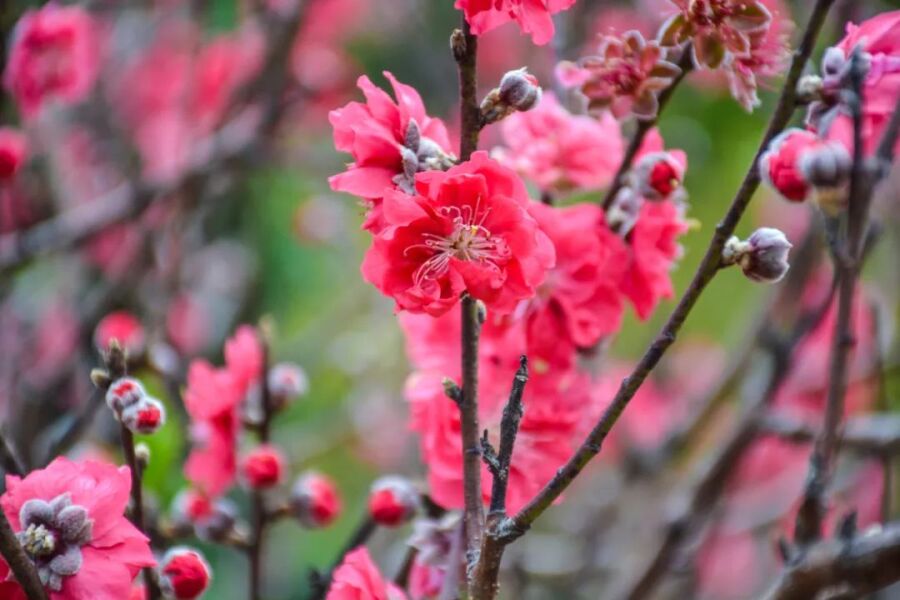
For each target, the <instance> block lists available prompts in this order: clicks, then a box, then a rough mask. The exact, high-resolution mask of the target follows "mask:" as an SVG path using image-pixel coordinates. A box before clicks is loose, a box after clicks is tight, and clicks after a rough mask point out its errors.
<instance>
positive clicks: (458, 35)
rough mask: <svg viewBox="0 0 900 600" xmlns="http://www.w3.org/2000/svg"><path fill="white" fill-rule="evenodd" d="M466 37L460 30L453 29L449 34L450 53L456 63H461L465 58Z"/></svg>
mask: <svg viewBox="0 0 900 600" xmlns="http://www.w3.org/2000/svg"><path fill="white" fill-rule="evenodd" d="M466 46H467V44H466V36H465V34H464V33H463V32H462V29H454V30H453V33H451V34H450V52H451V53H452V54H453V59H454V60H456V62H459V61H461V60H462V59H463V58H464V57H465V56H466V50H467V48H466Z"/></svg>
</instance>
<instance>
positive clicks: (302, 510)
mask: <svg viewBox="0 0 900 600" xmlns="http://www.w3.org/2000/svg"><path fill="white" fill-rule="evenodd" d="M290 507H291V512H292V513H293V515H294V516H295V517H296V518H297V520H299V521H300V522H301V523H302V524H303V525H305V526H306V527H310V528H313V527H325V526H327V525H329V524H330V523H331V522H332V521H334V520H335V519H336V518H337V516H338V515H339V514H340V512H341V498H340V496H339V495H338V492H337V489H336V488H335V485H334V482H333V481H332V480H331V479H330V478H328V477H326V476H325V475H321V474H319V473H315V472H309V473H306V474H304V475H301V476H300V477H299V478H298V479H297V481H296V482H295V483H294V485H293V487H292V488H291V496H290Z"/></svg>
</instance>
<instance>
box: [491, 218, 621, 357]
mask: <svg viewBox="0 0 900 600" xmlns="http://www.w3.org/2000/svg"><path fill="white" fill-rule="evenodd" d="M531 214H532V215H533V216H534V217H535V218H536V219H537V222H538V225H539V226H540V227H541V229H542V230H543V231H544V232H545V233H546V234H547V235H548V236H549V238H550V240H551V241H552V242H553V245H554V247H555V249H556V266H555V267H554V268H552V269H551V270H550V271H549V272H548V274H547V278H546V279H545V280H544V283H543V284H541V285H540V287H538V290H537V294H536V295H535V296H534V298H532V299H530V300H528V301H527V302H524V303H523V304H522V306H521V307H520V308H519V309H518V310H517V311H516V312H515V313H514V315H515V317H516V318H521V319H523V320H524V329H525V335H526V340H527V341H526V350H525V354H527V355H528V357H529V359H530V360H531V361H532V364H533V365H534V367H535V368H540V363H539V362H537V361H545V362H547V363H551V364H553V365H556V366H561V367H563V368H568V367H570V366H572V364H573V361H574V359H575V351H576V349H579V348H582V349H583V348H590V347H591V346H594V345H595V344H597V342H599V341H600V340H601V339H602V338H603V337H605V336H608V335H611V334H613V333H615V332H616V331H618V329H619V326H620V325H621V321H622V312H623V297H622V293H621V291H620V289H619V287H620V282H621V280H622V276H623V275H624V272H625V268H626V267H627V265H628V260H629V254H628V250H627V247H626V245H625V243H624V242H623V241H622V239H621V238H620V237H618V236H617V235H615V234H614V233H613V232H612V231H610V230H609V228H608V227H607V226H606V225H605V223H604V218H603V209H601V208H600V207H598V206H596V205H594V204H577V205H574V206H571V207H567V208H553V207H550V206H546V205H543V204H535V205H533V206H532V207H531ZM507 320H508V319H507Z"/></svg>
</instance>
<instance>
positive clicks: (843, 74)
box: [797, 46, 872, 133]
mask: <svg viewBox="0 0 900 600" xmlns="http://www.w3.org/2000/svg"><path fill="white" fill-rule="evenodd" d="M854 68H855V69H858V70H859V76H860V77H861V78H862V77H865V74H866V73H868V72H869V70H870V69H871V68H872V56H871V55H870V54H868V53H867V52H864V51H863V50H862V47H861V46H856V47H855V48H854V49H853V51H852V53H851V54H850V55H849V56H848V55H846V54H845V53H844V51H843V50H842V49H840V48H837V47H831V48H828V49H827V50H826V51H825V53H824V54H823V55H822V65H821V73H822V74H821V76H819V75H806V76H804V77H803V78H801V79H800V82H799V83H798V84H797V96H798V97H799V99H800V100H801V101H803V102H807V103H809V109H808V111H807V115H806V122H807V124H809V125H810V126H812V127H814V128H815V129H816V130H817V131H819V132H823V133H824V132H827V131H828V130H829V129H830V128H831V124H832V123H833V122H834V119H835V117H837V116H838V114H840V112H841V109H842V107H844V106H846V104H847V103H848V100H850V99H852V97H853V95H855V94H853V92H852V83H851V75H852V74H853V69H854Z"/></svg>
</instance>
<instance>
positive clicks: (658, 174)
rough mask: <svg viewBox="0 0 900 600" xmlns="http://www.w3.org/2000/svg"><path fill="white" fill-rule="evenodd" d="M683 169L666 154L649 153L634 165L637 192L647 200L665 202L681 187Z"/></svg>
mask: <svg viewBox="0 0 900 600" xmlns="http://www.w3.org/2000/svg"><path fill="white" fill-rule="evenodd" d="M683 177H684V169H682V167H681V165H680V164H679V163H678V161H676V160H675V158H674V157H672V155H671V154H669V153H668V152H651V153H649V154H646V155H644V156H643V157H642V158H641V159H640V160H639V161H638V163H637V165H635V168H634V178H635V179H636V181H635V184H636V187H637V189H638V192H639V193H640V195H641V196H643V197H644V198H646V199H648V200H665V199H667V198H669V197H670V196H671V195H672V194H673V193H674V192H675V190H677V189H678V188H680V187H681V180H682V179H683Z"/></svg>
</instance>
